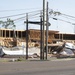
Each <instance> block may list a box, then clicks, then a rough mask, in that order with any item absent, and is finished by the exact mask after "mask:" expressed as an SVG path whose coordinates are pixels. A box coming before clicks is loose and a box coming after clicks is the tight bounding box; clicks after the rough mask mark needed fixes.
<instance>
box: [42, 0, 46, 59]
mask: <svg viewBox="0 0 75 75" xmlns="http://www.w3.org/2000/svg"><path fill="white" fill-rule="evenodd" d="M42 36H43V38H42V39H43V60H44V46H45V0H43V33H42Z"/></svg>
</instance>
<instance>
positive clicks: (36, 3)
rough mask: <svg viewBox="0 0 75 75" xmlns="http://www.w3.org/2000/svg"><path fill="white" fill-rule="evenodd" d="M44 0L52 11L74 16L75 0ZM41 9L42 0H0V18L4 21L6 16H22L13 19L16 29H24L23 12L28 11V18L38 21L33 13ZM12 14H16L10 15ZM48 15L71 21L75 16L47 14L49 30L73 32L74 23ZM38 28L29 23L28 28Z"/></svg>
mask: <svg viewBox="0 0 75 75" xmlns="http://www.w3.org/2000/svg"><path fill="white" fill-rule="evenodd" d="M45 1H46V2H47V1H48V2H49V9H50V10H51V9H52V10H54V11H59V12H61V13H63V14H66V15H70V16H73V17H75V8H74V7H75V0H45ZM42 9H43V0H0V20H2V21H5V20H6V19H7V18H10V19H12V20H15V19H18V18H21V17H23V19H21V20H17V21H15V25H16V29H21V30H25V28H26V25H25V24H24V21H25V20H26V14H24V13H29V14H30V15H31V16H30V18H29V20H33V21H36V20H37V21H40V15H38V16H33V15H36V14H37V13H40V10H42ZM50 10H49V11H50ZM19 14H23V15H19ZM12 15H18V16H13V17H10V16H12ZM24 16H25V18H24ZM3 17H6V18H3ZM35 17H36V18H35ZM37 17H38V18H37ZM50 17H55V18H59V19H62V20H65V21H68V22H72V23H75V21H74V19H75V18H72V19H70V17H67V16H62V15H59V16H58V15H57V16H54V15H53V16H52V15H49V22H50V23H51V26H50V27H49V30H55V31H60V32H63V33H74V25H72V24H70V23H67V22H63V21H60V20H53V19H52V18H50ZM39 28H40V27H39V26H38V25H30V24H29V29H39Z"/></svg>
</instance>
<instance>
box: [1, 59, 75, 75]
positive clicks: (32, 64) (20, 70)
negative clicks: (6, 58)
mask: <svg viewBox="0 0 75 75" xmlns="http://www.w3.org/2000/svg"><path fill="white" fill-rule="evenodd" d="M0 75H75V59H74V60H62V61H61V60H60V59H59V60H56V61H38V60H37V61H22V62H0Z"/></svg>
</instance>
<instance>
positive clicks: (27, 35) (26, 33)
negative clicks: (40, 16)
mask: <svg viewBox="0 0 75 75" xmlns="http://www.w3.org/2000/svg"><path fill="white" fill-rule="evenodd" d="M26 59H28V13H27V14H26Z"/></svg>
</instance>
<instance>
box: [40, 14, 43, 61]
mask: <svg viewBox="0 0 75 75" xmlns="http://www.w3.org/2000/svg"><path fill="white" fill-rule="evenodd" d="M42 27H43V26H42V13H41V16H40V60H43V43H42V42H43V39H42V38H43V36H42Z"/></svg>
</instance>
